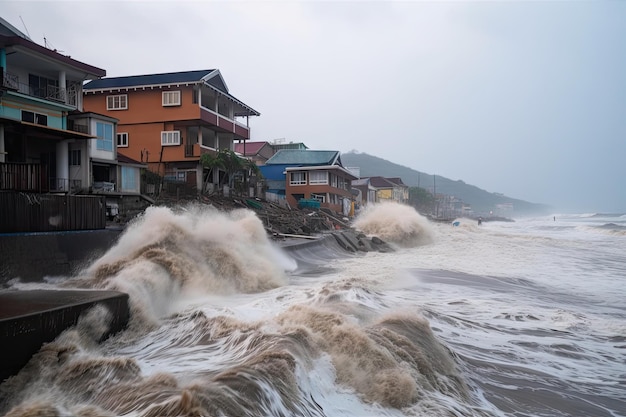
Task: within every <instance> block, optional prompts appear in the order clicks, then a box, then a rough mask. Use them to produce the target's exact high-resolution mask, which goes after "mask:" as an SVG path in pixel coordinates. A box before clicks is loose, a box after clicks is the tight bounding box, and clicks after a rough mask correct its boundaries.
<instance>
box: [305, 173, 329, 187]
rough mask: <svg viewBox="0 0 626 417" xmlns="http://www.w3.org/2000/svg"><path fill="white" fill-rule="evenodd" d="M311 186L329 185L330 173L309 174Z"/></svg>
mask: <svg viewBox="0 0 626 417" xmlns="http://www.w3.org/2000/svg"><path fill="white" fill-rule="evenodd" d="M309 184H328V172H326V171H311V172H310V173H309Z"/></svg>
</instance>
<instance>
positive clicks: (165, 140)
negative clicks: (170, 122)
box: [161, 130, 180, 146]
mask: <svg viewBox="0 0 626 417" xmlns="http://www.w3.org/2000/svg"><path fill="white" fill-rule="evenodd" d="M161 145H162V146H172V145H180V131H178V130H170V131H167V132H161Z"/></svg>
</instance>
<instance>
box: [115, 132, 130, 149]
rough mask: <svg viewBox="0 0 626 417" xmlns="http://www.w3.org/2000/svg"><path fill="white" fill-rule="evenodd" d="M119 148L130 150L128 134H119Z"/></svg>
mask: <svg viewBox="0 0 626 417" xmlns="http://www.w3.org/2000/svg"><path fill="white" fill-rule="evenodd" d="M117 146H118V148H128V133H125V132H124V133H118V134H117Z"/></svg>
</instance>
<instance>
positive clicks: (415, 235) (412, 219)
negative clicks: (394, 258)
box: [353, 202, 433, 247]
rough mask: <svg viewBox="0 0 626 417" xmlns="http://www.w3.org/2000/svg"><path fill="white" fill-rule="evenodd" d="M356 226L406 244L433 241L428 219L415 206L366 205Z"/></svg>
mask: <svg viewBox="0 0 626 417" xmlns="http://www.w3.org/2000/svg"><path fill="white" fill-rule="evenodd" d="M353 227H354V228H356V229H358V230H361V231H362V232H364V233H365V234H367V235H371V236H376V237H379V238H381V239H382V240H384V241H387V242H392V243H395V244H397V245H400V246H403V247H414V246H419V245H426V244H429V243H432V240H433V232H432V227H431V226H430V224H429V222H428V220H427V219H426V218H425V217H423V216H422V215H420V214H419V213H418V212H416V211H415V209H413V208H412V207H409V206H407V205H404V204H399V203H396V202H387V203H380V204H370V205H369V206H366V207H365V208H364V209H363V211H362V212H361V213H359V215H358V216H357V217H356V219H355V220H354V222H353Z"/></svg>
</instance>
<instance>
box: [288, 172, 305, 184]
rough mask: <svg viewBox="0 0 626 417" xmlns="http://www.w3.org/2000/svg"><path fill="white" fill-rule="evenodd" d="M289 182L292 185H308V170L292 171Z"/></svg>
mask: <svg viewBox="0 0 626 417" xmlns="http://www.w3.org/2000/svg"><path fill="white" fill-rule="evenodd" d="M289 184H290V185H306V172H290V173H289Z"/></svg>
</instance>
